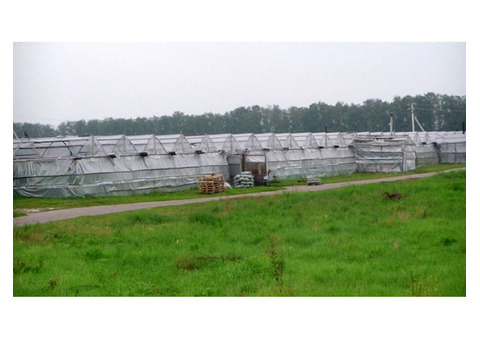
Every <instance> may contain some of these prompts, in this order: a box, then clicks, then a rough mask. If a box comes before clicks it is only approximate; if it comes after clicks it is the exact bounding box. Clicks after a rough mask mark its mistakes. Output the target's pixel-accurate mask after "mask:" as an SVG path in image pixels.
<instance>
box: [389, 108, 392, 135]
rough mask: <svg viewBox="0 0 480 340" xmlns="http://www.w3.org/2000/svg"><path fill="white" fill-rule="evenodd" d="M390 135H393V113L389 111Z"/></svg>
mask: <svg viewBox="0 0 480 340" xmlns="http://www.w3.org/2000/svg"><path fill="white" fill-rule="evenodd" d="M389 125H390V136H393V113H391V112H390V124H389Z"/></svg>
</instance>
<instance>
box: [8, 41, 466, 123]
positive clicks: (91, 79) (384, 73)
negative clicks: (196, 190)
mask: <svg viewBox="0 0 480 340" xmlns="http://www.w3.org/2000/svg"><path fill="white" fill-rule="evenodd" d="M465 60H466V55H465V44H464V43H358V42H357V43H14V48H13V63H14V67H13V95H14V96H13V99H14V103H13V104H14V105H13V120H14V121H15V122H31V123H44V124H52V125H58V124H59V123H61V122H64V121H67V120H72V121H73V120H80V119H86V120H88V119H103V118H107V117H113V118H136V117H151V116H154V115H157V116H161V115H171V114H172V113H173V112H175V111H181V112H184V113H185V114H194V115H198V114H203V113H205V112H213V113H222V114H223V113H225V112H227V111H230V110H233V109H235V108H237V107H239V106H252V105H260V106H268V105H279V106H280V107H281V108H288V107H291V106H308V105H309V104H311V103H315V102H319V101H322V102H326V103H328V104H335V103H336V102H338V101H341V102H345V103H349V104H350V103H356V104H361V103H362V102H363V101H365V100H367V99H371V98H379V99H382V100H386V101H391V100H393V98H394V96H405V95H417V94H425V93H427V92H436V93H441V94H449V95H465V93H466V80H465V77H466V65H465Z"/></svg>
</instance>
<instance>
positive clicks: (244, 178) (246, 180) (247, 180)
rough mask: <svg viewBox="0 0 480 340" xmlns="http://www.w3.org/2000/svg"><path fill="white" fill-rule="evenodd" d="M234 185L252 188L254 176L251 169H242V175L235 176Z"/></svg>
mask: <svg viewBox="0 0 480 340" xmlns="http://www.w3.org/2000/svg"><path fill="white" fill-rule="evenodd" d="M233 186H234V187H235V188H251V187H253V176H252V173H251V172H250V171H242V172H241V174H240V175H237V176H235V177H234V178H233Z"/></svg>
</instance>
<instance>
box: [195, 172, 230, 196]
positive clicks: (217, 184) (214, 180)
mask: <svg viewBox="0 0 480 340" xmlns="http://www.w3.org/2000/svg"><path fill="white" fill-rule="evenodd" d="M198 191H199V192H200V193H201V194H216V193H219V192H223V191H225V180H224V179H223V176H222V175H207V176H204V177H202V178H200V179H199V181H198Z"/></svg>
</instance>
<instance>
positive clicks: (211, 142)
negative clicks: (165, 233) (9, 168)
mask: <svg viewBox="0 0 480 340" xmlns="http://www.w3.org/2000/svg"><path fill="white" fill-rule="evenodd" d="M465 162H466V135H465V134H464V133H462V132H412V133H398V132H397V133H395V134H394V135H390V134H389V133H370V132H362V133H292V134H290V133H281V134H275V133H262V134H220V135H204V136H183V135H181V134H178V135H166V136H156V135H144V136H124V135H117V136H86V137H56V138H23V139H14V140H13V192H14V194H17V195H22V196H29V197H72V196H79V197H81V196H86V195H103V196H105V195H125V194H131V193H148V192H151V191H156V190H160V191H175V190H182V189H186V188H190V187H193V186H195V185H196V184H197V182H198V179H199V178H200V177H203V176H205V175H207V174H212V173H215V174H222V175H223V176H224V177H225V179H226V180H227V181H232V179H233V177H234V176H235V175H237V174H239V173H240V172H242V171H251V172H252V174H253V175H254V178H255V182H256V183H257V184H261V183H262V182H263V180H264V177H265V176H266V175H267V174H268V175H269V177H270V178H276V179H285V178H294V177H304V178H308V177H312V176H317V177H319V176H320V177H323V176H331V175H336V174H349V173H353V172H356V171H360V172H374V171H375V172H401V171H408V170H413V169H415V168H416V167H419V166H422V165H426V164H436V163H465Z"/></svg>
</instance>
